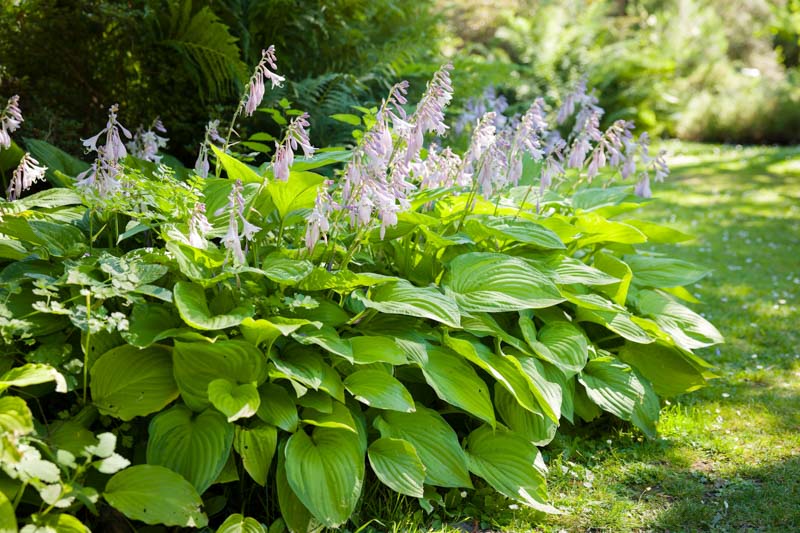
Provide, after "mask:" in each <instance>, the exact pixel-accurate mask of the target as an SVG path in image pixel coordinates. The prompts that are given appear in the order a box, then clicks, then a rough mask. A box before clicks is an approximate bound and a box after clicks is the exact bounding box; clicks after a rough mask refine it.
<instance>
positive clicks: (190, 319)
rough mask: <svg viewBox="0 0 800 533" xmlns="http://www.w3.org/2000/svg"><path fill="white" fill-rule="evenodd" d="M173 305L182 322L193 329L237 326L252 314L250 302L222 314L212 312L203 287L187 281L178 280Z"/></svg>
mask: <svg viewBox="0 0 800 533" xmlns="http://www.w3.org/2000/svg"><path fill="white" fill-rule="evenodd" d="M173 296H174V298H175V307H177V308H178V313H180V315H181V318H182V319H183V321H184V322H186V323H187V324H188V325H190V326H191V327H193V328H195V329H200V330H213V329H226V328H231V327H233V326H238V325H239V324H241V323H242V320H244V319H245V318H248V317H250V316H252V315H253V306H252V304H241V305H239V306H238V307H235V308H234V309H231V310H230V311H228V312H226V313H223V314H213V313H212V312H211V311H210V310H209V309H208V302H207V301H206V291H205V289H204V288H203V287H202V286H200V285H198V284H196V283H190V282H187V281H179V282H178V283H176V284H175V289H174V291H173Z"/></svg>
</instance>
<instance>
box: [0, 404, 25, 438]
mask: <svg viewBox="0 0 800 533" xmlns="http://www.w3.org/2000/svg"><path fill="white" fill-rule="evenodd" d="M0 429H2V430H3V431H0V436H5V435H25V434H27V433H30V432H31V431H33V415H32V414H31V410H30V408H29V407H28V404H27V403H25V400H23V399H22V398H20V397H18V396H5V397H2V398H0ZM0 438H2V437H0Z"/></svg>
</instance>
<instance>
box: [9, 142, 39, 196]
mask: <svg viewBox="0 0 800 533" xmlns="http://www.w3.org/2000/svg"><path fill="white" fill-rule="evenodd" d="M46 170H47V167H42V166H39V162H38V161H37V160H36V159H34V158H33V157H32V156H31V154H29V153H27V152H26V153H25V155H24V156H22V159H21V160H20V162H19V165H18V166H17V168H16V170H14V172H13V173H12V175H11V183H10V184H9V185H8V190H7V191H6V196H7V198H8V200H9V201H11V202H13V201H14V200H16V199H18V198H19V197H20V195H21V194H22V192H23V191H27V190H28V189H30V188H31V186H32V185H33V184H34V183H36V182H37V181H44V179H45V176H44V173H45V171H46Z"/></svg>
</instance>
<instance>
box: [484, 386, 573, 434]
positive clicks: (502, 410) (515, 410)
mask: <svg viewBox="0 0 800 533" xmlns="http://www.w3.org/2000/svg"><path fill="white" fill-rule="evenodd" d="M494 406H495V407H496V408H497V412H498V413H499V414H500V418H502V419H503V422H505V423H506V425H507V426H508V427H509V428H511V429H512V430H514V432H515V433H518V434H519V435H520V436H522V437H524V438H526V439H527V440H529V441H531V442H532V443H533V444H534V445H536V446H546V445H548V444H550V442H551V441H552V440H553V438H554V437H555V436H556V430H558V424H556V423H555V422H553V421H552V420H551V419H550V418H549V417H547V416H545V414H544V413H543V412H542V411H541V409H539V411H538V412H535V413H534V412H531V411H528V410H526V409H523V408H522V407H520V405H519V403H517V400H516V399H515V398H514V397H513V396H512V395H511V393H509V392H508V391H507V390H506V389H504V388H503V387H502V386H500V384H499V383H495V385H494Z"/></svg>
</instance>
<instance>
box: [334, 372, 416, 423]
mask: <svg viewBox="0 0 800 533" xmlns="http://www.w3.org/2000/svg"><path fill="white" fill-rule="evenodd" d="M344 387H345V388H346V389H347V390H348V391H350V394H352V395H353V397H354V398H355V399H356V400H358V401H360V402H362V403H364V404H366V405H369V406H370V407H377V408H378V409H390V410H392V411H402V412H405V413H410V412H412V411H414V398H412V397H411V393H409V392H408V391H407V390H406V388H405V387H404V386H403V384H402V383H400V381H399V380H397V379H396V378H395V377H394V376H392V375H391V374H388V373H386V372H382V371H380V370H357V371H356V372H353V373H352V374H350V375H349V376H347V378H345V380H344Z"/></svg>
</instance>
